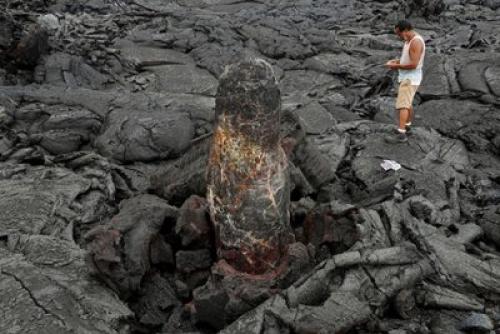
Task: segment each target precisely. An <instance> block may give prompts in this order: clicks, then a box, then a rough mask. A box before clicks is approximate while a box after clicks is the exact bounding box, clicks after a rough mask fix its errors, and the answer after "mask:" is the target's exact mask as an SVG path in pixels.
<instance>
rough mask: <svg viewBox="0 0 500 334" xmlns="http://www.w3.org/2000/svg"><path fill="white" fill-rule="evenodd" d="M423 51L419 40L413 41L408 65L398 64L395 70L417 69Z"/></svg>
mask: <svg viewBox="0 0 500 334" xmlns="http://www.w3.org/2000/svg"><path fill="white" fill-rule="evenodd" d="M423 51H424V45H423V43H422V41H421V40H420V39H417V40H415V41H413V42H412V43H411V44H410V63H409V64H398V65H397V68H398V69H401V70H414V69H416V68H417V66H418V63H419V62H420V57H421V56H422V52H423Z"/></svg>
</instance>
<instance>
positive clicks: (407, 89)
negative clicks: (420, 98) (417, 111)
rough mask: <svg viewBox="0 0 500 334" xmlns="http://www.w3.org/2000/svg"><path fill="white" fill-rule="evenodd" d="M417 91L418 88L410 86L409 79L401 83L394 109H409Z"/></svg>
mask: <svg viewBox="0 0 500 334" xmlns="http://www.w3.org/2000/svg"><path fill="white" fill-rule="evenodd" d="M417 89H418V86H415V85H412V84H411V81H410V79H405V80H403V81H401V82H400V83H399V89H398V98H397V99H396V109H410V108H411V105H412V103H413V98H414V97H415V93H416V92H417Z"/></svg>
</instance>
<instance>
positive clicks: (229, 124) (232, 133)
mask: <svg viewBox="0 0 500 334" xmlns="http://www.w3.org/2000/svg"><path fill="white" fill-rule="evenodd" d="M215 111H216V117H217V123H216V127H215V129H214V135H213V143H212V146H211V150H210V155H209V159H208V171H207V178H208V180H207V182H208V188H207V198H208V202H209V209H210V215H211V218H212V221H213V223H214V226H215V234H216V236H215V237H216V244H217V254H218V256H219V259H220V260H221V261H224V262H226V263H227V264H228V265H229V266H231V267H233V268H234V270H236V271H240V272H244V273H249V274H257V275H260V274H266V273H269V272H272V271H275V270H277V269H278V268H279V267H283V266H286V262H287V259H286V254H287V248H288V243H289V241H291V239H292V237H291V235H290V232H289V231H290V227H289V220H290V215H289V198H290V179H289V171H288V160H287V157H286V155H285V152H284V151H283V149H282V147H281V146H280V127H279V120H280V113H281V96H280V91H279V89H278V85H277V83H276V78H275V76H274V73H273V70H272V67H271V66H270V65H269V64H268V63H266V62H265V61H263V60H262V59H258V58H254V59H249V60H243V61H242V62H239V63H237V64H235V65H231V66H229V67H227V69H226V71H225V72H224V74H223V75H222V76H221V79H220V85H219V89H218V91H217V97H216V102H215Z"/></svg>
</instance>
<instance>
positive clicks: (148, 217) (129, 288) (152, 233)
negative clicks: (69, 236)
mask: <svg viewBox="0 0 500 334" xmlns="http://www.w3.org/2000/svg"><path fill="white" fill-rule="evenodd" d="M176 216H177V208H175V207H172V206H170V205H168V204H167V203H166V202H165V201H164V200H162V199H160V198H158V197H156V196H153V195H140V196H137V197H134V198H131V199H128V200H124V201H122V202H121V203H120V212H119V213H118V214H117V215H116V216H114V217H113V218H112V219H111V221H110V222H109V223H108V224H106V225H100V226H96V227H95V228H94V229H92V230H91V231H89V232H88V233H87V234H86V235H85V239H86V241H87V244H88V249H89V256H88V261H89V264H90V266H91V267H92V269H93V270H94V273H95V274H96V275H98V276H99V277H100V278H101V279H102V280H103V281H104V282H106V284H107V285H108V286H110V287H111V288H113V289H114V290H116V291H118V292H120V293H121V294H122V295H124V296H128V295H130V294H131V293H134V292H136V291H137V290H138V289H139V288H140V284H141V281H142V278H143V277H144V275H145V274H146V273H147V272H148V271H149V269H150V268H151V244H152V243H153V241H154V239H156V238H157V235H158V233H159V232H160V230H161V228H162V227H163V225H164V224H172V225H173V222H175V219H176Z"/></svg>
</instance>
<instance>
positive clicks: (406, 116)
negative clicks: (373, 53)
mask: <svg viewBox="0 0 500 334" xmlns="http://www.w3.org/2000/svg"><path fill="white" fill-rule="evenodd" d="M394 32H395V33H396V35H398V36H399V38H401V39H402V40H404V42H405V43H404V46H403V52H402V53H401V58H400V59H399V60H398V59H393V60H389V61H388V62H387V63H386V64H385V65H386V66H387V67H388V68H389V69H391V70H398V71H399V77H398V82H399V89H398V97H397V99H396V109H397V110H398V111H399V127H398V129H397V130H396V131H394V133H393V134H391V135H389V136H387V137H386V138H385V140H386V141H387V142H388V143H403V142H406V141H407V140H408V137H407V135H408V132H409V131H410V126H411V121H412V119H413V107H412V103H413V98H414V97H415V93H416V91H417V89H418V86H419V85H420V82H421V81H422V66H423V64H424V57H425V42H424V39H423V38H422V36H420V35H419V34H417V33H416V32H415V31H414V30H413V27H412V25H411V23H410V22H408V21H406V20H402V21H399V22H398V23H397V24H396V26H395V27H394Z"/></svg>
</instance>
